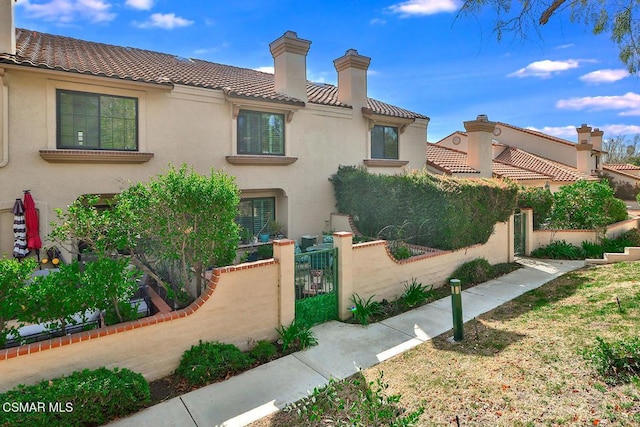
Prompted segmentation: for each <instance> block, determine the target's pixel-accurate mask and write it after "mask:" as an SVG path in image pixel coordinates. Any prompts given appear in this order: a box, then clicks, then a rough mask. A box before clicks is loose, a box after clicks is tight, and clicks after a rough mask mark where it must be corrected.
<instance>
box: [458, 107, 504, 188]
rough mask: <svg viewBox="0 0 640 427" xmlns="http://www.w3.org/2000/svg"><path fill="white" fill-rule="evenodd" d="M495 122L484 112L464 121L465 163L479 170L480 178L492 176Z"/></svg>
mask: <svg viewBox="0 0 640 427" xmlns="http://www.w3.org/2000/svg"><path fill="white" fill-rule="evenodd" d="M495 127H496V122H490V121H489V118H488V117H487V116H486V115H485V114H480V115H479V116H478V117H477V118H476V119H475V120H472V121H469V122H464V128H465V129H466V131H467V163H468V164H469V166H470V167H472V168H474V169H476V170H478V171H480V177H481V178H491V177H492V176H493V147H492V141H493V130H494V129H495Z"/></svg>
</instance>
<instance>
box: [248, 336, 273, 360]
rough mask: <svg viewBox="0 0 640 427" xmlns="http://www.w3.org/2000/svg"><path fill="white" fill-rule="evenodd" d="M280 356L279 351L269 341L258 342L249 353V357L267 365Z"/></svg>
mask: <svg viewBox="0 0 640 427" xmlns="http://www.w3.org/2000/svg"><path fill="white" fill-rule="evenodd" d="M277 354H278V349H277V348H276V346H275V345H273V343H270V342H269V341H258V342H257V343H256V345H255V347H253V348H252V349H251V351H249V356H251V357H252V358H253V359H255V360H258V361H260V362H263V363H266V362H269V361H270V360H272V359H273V358H274V357H275V356H276V355H277Z"/></svg>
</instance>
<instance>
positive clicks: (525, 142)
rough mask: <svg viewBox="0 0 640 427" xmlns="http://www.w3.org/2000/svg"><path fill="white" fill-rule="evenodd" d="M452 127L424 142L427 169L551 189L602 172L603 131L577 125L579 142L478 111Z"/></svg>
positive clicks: (595, 177)
mask: <svg viewBox="0 0 640 427" xmlns="http://www.w3.org/2000/svg"><path fill="white" fill-rule="evenodd" d="M464 126H465V130H466V132H454V133H453V134H451V135H449V136H447V137H446V138H444V139H442V140H440V141H438V142H436V143H434V144H427V169H428V170H429V171H431V172H433V173H438V174H447V175H455V176H462V177H478V178H480V177H485V178H486V177H492V176H493V177H499V178H509V179H511V180H513V181H516V182H518V183H519V184H521V185H526V186H534V187H547V188H550V189H551V191H555V190H557V189H558V188H559V187H561V186H562V185H566V184H570V183H572V182H575V181H577V180H580V179H589V180H594V179H597V175H598V173H600V172H601V170H602V167H601V162H600V156H601V155H602V153H603V151H602V135H603V132H602V131H600V130H599V129H594V130H592V129H591V128H590V127H588V126H587V125H582V126H581V127H579V128H577V129H576V131H577V134H578V143H574V142H571V141H566V140H564V139H560V138H556V137H554V136H550V135H545V134H543V133H541V132H536V131H533V130H529V129H523V128H519V127H517V126H513V125H510V124H506V123H500V122H491V121H489V119H488V118H487V117H486V116H484V115H480V116H478V118H477V119H476V120H473V121H468V122H464Z"/></svg>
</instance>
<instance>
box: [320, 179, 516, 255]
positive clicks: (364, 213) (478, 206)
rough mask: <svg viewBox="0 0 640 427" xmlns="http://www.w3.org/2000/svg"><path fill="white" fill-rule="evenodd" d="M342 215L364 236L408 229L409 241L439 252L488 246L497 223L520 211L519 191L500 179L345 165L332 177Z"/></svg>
mask: <svg viewBox="0 0 640 427" xmlns="http://www.w3.org/2000/svg"><path fill="white" fill-rule="evenodd" d="M331 182H332V183H333V187H334V192H335V195H336V200H337V204H336V206H337V208H338V211H339V212H341V213H347V214H351V215H352V216H353V220H354V222H355V224H356V226H357V228H358V229H359V230H360V232H361V233H362V234H364V235H367V236H378V235H379V233H380V232H381V231H382V230H383V229H385V228H387V227H389V226H396V227H401V228H403V229H404V230H405V235H406V236H405V237H408V239H406V240H405V241H406V242H408V243H414V244H418V245H422V246H429V247H433V248H439V249H458V248H461V247H465V246H470V245H474V244H477V243H485V242H486V241H487V240H488V239H489V237H490V236H491V234H492V233H493V228H494V225H495V224H496V223H497V222H502V221H507V220H508V219H509V217H510V215H511V213H512V212H513V209H514V208H515V207H516V198H517V197H516V195H517V188H516V187H515V186H514V185H511V184H505V183H503V182H501V181H497V180H492V179H484V180H470V179H461V178H451V177H443V176H439V175H433V174H429V173H427V172H426V171H414V172H409V173H407V174H405V175H375V174H371V173H369V172H368V171H367V170H366V169H365V168H364V167H354V166H341V167H340V168H339V169H338V172H337V173H336V174H334V175H333V176H332V177H331Z"/></svg>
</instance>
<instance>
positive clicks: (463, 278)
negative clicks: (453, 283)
mask: <svg viewBox="0 0 640 427" xmlns="http://www.w3.org/2000/svg"><path fill="white" fill-rule="evenodd" d="M494 277H495V276H494V271H493V266H492V265H491V264H489V261H487V260H486V259H484V258H477V259H474V260H472V261H469V262H465V263H464V264H462V265H461V266H460V267H458V268H456V269H455V271H454V272H453V274H451V277H449V280H451V279H459V280H460V283H461V284H462V285H463V286H464V285H474V284H477V283H482V282H486V281H487V280H491V279H493V278H494Z"/></svg>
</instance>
